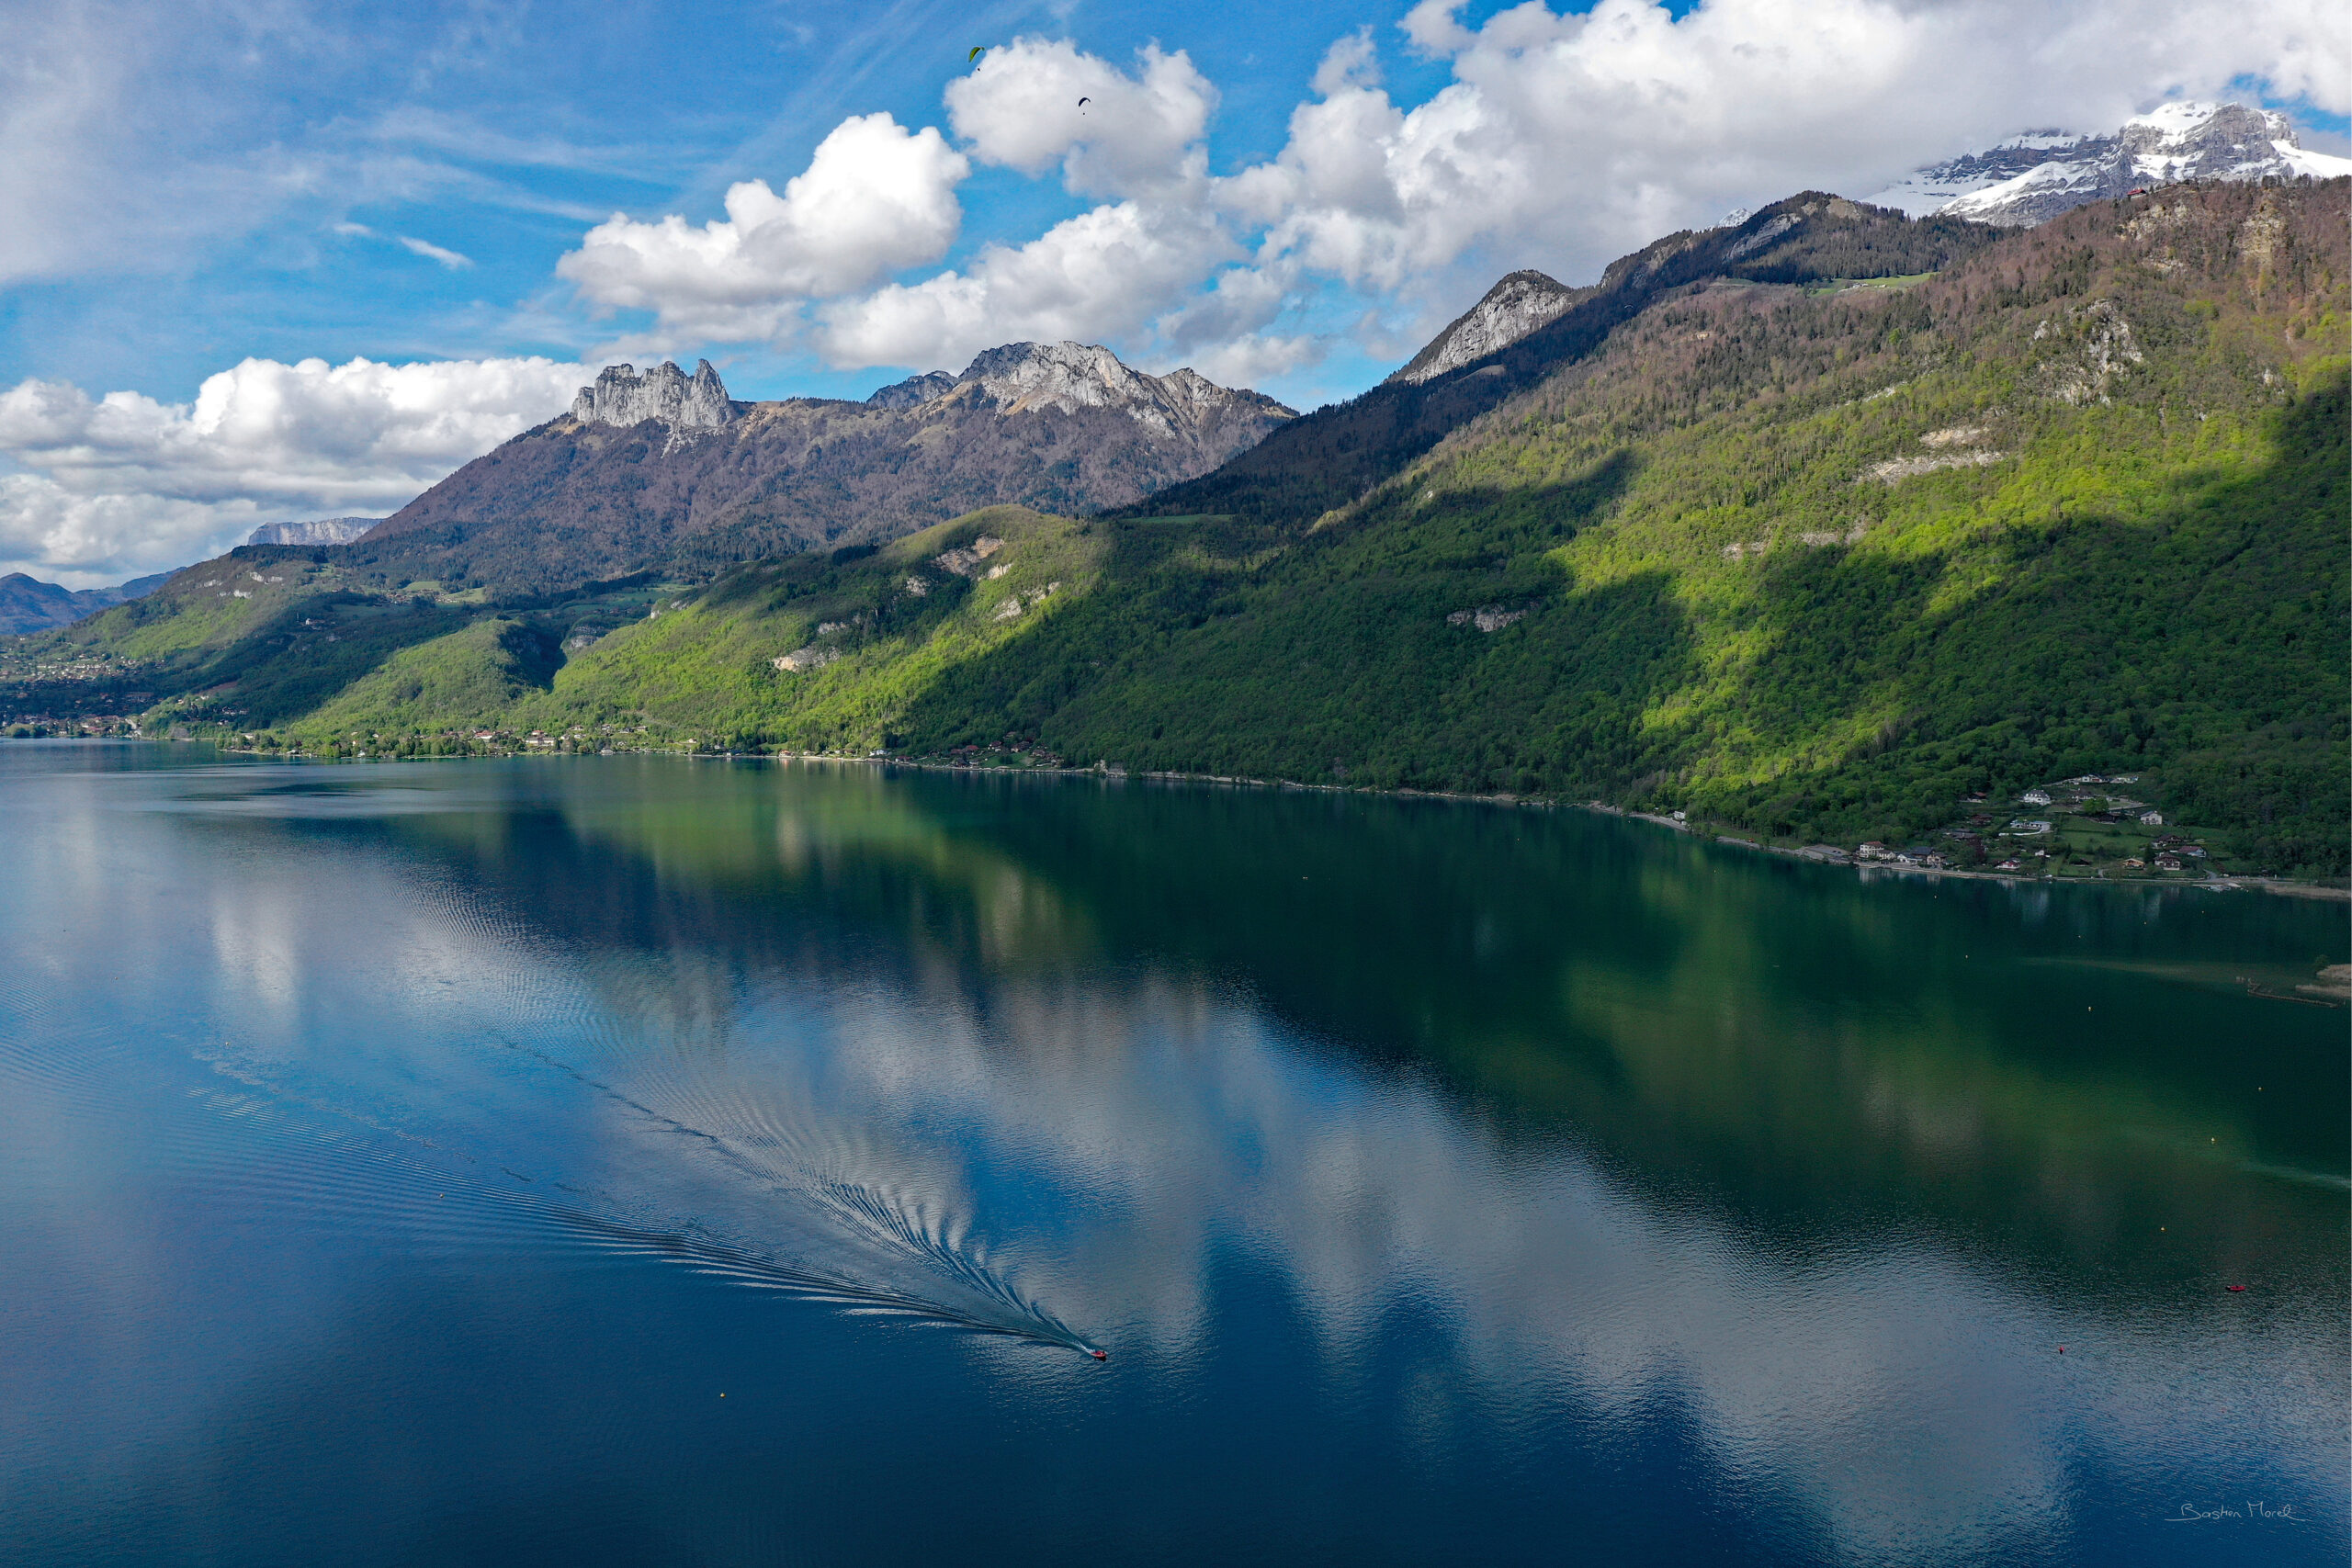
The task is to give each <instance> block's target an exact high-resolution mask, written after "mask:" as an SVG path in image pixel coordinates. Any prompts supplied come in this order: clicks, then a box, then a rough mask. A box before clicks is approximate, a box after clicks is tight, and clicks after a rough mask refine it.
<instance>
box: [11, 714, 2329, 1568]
mask: <svg viewBox="0 0 2352 1568" xmlns="http://www.w3.org/2000/svg"><path fill="white" fill-rule="evenodd" d="M197 755H198V754H196V753H192V752H190V750H188V749H187V748H180V749H177V750H164V749H141V748H131V747H96V746H84V745H73V744H57V745H51V744H45V743H20V744H12V745H10V746H8V747H6V748H5V749H0V806H4V807H5V811H6V817H5V820H6V822H7V823H8V824H9V826H10V828H11V829H12V831H11V835H10V837H11V849H12V852H13V855H12V859H13V863H14V866H13V874H12V875H11V876H10V878H9V879H8V880H7V882H6V884H5V886H0V940H5V943H6V952H7V953H8V954H9V955H10V959H9V963H8V964H7V968H6V976H5V978H0V1325H5V1328H6V1340H5V1348H0V1454H5V1461H6V1462H5V1468H0V1556H5V1557H6V1560H8V1561H20V1562H34V1561H38V1562H107V1563H119V1562H191V1561H202V1562H236V1563H240V1564H243V1563H275V1562H288V1563H294V1562H316V1561H319V1560H321V1559H322V1558H327V1557H330V1556H331V1557H333V1558H334V1560H336V1561H339V1562H351V1563H375V1562H386V1563H390V1562H426V1561H434V1562H438V1561H473V1560H481V1561H492V1560H494V1561H498V1562H768V1561H772V1560H775V1559H777V1558H788V1559H791V1560H794V1561H808V1562H881V1561H928V1560H935V1559H937V1558H938V1557H940V1556H942V1555H944V1554H946V1553H948V1552H951V1551H953V1552H955V1553H957V1554H959V1555H961V1556H964V1557H966V1558H972V1557H975V1556H977V1557H978V1558H979V1559H982V1560H989V1559H993V1558H996V1557H1004V1556H1012V1555H1014V1554H1016V1553H1017V1554H1018V1555H1019V1556H1021V1557H1022V1558H1023V1560H1026V1561H1043V1562H1058V1561H1065V1560H1068V1561H1079V1560H1085V1561H1095V1560H1102V1559H1104V1558H1108V1559H1111V1560H1115V1561H1122V1562H1130V1561H1134V1562H1143V1561H1166V1562H1197V1561H1202V1560H1214V1561H1261V1562H1295V1561H1310V1562H1317V1561H1321V1562H1367V1561H1399V1562H1405V1561H1416V1562H1417V1561H1422V1560H1427V1559H1430V1558H1434V1557H1441V1556H1442V1557H1443V1558H1445V1559H1447V1560H1463V1561H1523V1562H1555V1561H1562V1560H1575V1559H1579V1558H1584V1557H1595V1558H1598V1557H1602V1556H1606V1555H1614V1556H1616V1557H1619V1558H1621V1559H1624V1560H1629V1561H1644V1562H1646V1561H1675V1562H1870V1563H1881V1562H1951V1561H1956V1560H1967V1561H1978V1562H2135V1563H2137V1562H2212V1561H2244V1562H2340V1561H2341V1560H2342V1558H2343V1555H2344V1552H2345V1550H2346V1483H2345V1462H2346V1416H2345V1403H2346V1351H2345V1343H2346V1262H2345V1245H2344V1244H2345V1237H2346V1229H2345V1221H2346V1132H2345V1124H2344V1122H2345V1118H2344V1110H2345V1105H2346V1054H2345V1051H2344V1025H2345V1015H2344V1013H2343V1012H2341V1011H2339V1010H2332V1009H2326V1008H2321V1007H2315V1006H2301V1005H2293V1004H2289V1003H2285V1002H2281V1001H2278V1000H2273V999H2265V998H2256V997H2251V996H2248V995H2246V994H2245V993H2244V992H2243V991H2240V990H2237V989H2234V988H2232V987H2227V986H2222V985H2216V984H2212V983H2210V976H2211V973H2213V972H2216V969H2215V966H2217V965H2219V966H2224V967H2226V966H2229V965H2242V966H2245V967H2247V968H2249V969H2252V968H2260V969H2262V970H2263V971H2264V972H2265V973H2269V974H2279V975H2287V974H2308V972H2309V971H2310V970H2311V969H2312V968H2313V967H2315V966H2316V965H2317V964H2319V963H2321V962H2340V961H2341V959H2342V956H2343V954H2344V953H2345V949H2346V916H2345V910H2344V907H2343V906H2342V905H2340V904H2323V903H2316V902H2303V901H2296V900H2289V899H2283V898H2270V897H2256V896H2252V895H2226V894H2203V893H2196V892H2190V891H2186V890H2183V891H2174V892H2165V893H2127V892H2122V891H2120V890H2113V889H2096V888H2091V889H2026V888H2019V887H2012V886H2005V885H2000V884H1995V883H1990V882H1962V881H1947V882H1934V881H1927V880H1919V881H1911V882H1894V881H1883V882H1880V883H1876V884H1871V885H1864V884H1862V883H1860V882H1858V881H1857V880H1856V879H1855V878H1854V877H1853V875H1852V874H1850V873H1844V872H1838V871H1833V870H1829V869H1826V868H1815V867H1810V866H1800V865H1795V864H1792V863H1780V862H1775V861H1770V860H1767V859H1764V858H1761V857H1756V856H1751V855H1747V854H1744V853H1741V852H1734V851H1727V850H1718V849H1714V848H1712V847H1708V846H1702V845H1696V844H1692V843H1689V842H1687V841H1684V840H1679V839H1676V838H1674V837H1671V836H1669V835H1666V834H1663V833H1660V832H1657V831H1655V830H1652V829H1646V828H1644V827H1640V826H1629V825H1626V824H1623V823H1619V822H1615V821H1611V820H1606V819H1601V818H1591V817H1588V816H1585V815H1582V814H1577V813H1551V812H1538V811H1532V810H1508V809H1498V808H1491V807H1465V806H1456V805H1445V804H1439V803H1433V802H1419V803H1416V802H1398V801H1385V800H1368V799H1358V798H1351V797H1342V796H1333V795H1302V794H1296V793H1283V794H1276V793H1270V792H1243V791H1218V790H1212V789H1200V788H1190V787H1185V788H1174V787H1164V786H1155V785H1147V784H1141V783H1125V784H1120V783H1098V782H1093V781H1078V780H1066V779H1046V780H1017V779H989V778H984V777H956V776H947V775H935V774H907V773H899V774H888V773H883V772H880V771H876V770H872V769H866V768H854V767H826V766H815V765H796V766H790V767H776V766H763V765H752V764H741V765H730V764H721V763H712V762H691V761H678V760H635V759H622V758H613V759H581V760H578V761H559V760H553V759H541V760H535V761H526V762H515V763H467V764H440V765H435V764H416V765H379V766H375V767H366V768H336V769H328V768H301V767H284V766H262V765H250V764H242V763H236V762H227V761H214V762H197V763H196V764H195V765H191V761H192V759H193V758H194V757H196V756H197ZM2235 1283H2243V1284H2245V1285H2247V1286H2248V1287H2249V1288H2248V1290H2247V1291H2246V1292H2245V1293H2243V1294H2233V1293H2230V1292H2227V1291H2226V1290H2225V1288H2224V1287H2225V1286H2226V1285H2229V1284H2235ZM746 1287H752V1288H746ZM1094 1346H1100V1347H1103V1348H1105V1349H1106V1350H1107V1351H1108V1352H1109V1355H1110V1359H1109V1360H1108V1362H1107V1363H1097V1362H1096V1361H1094V1360H1092V1359H1090V1358H1088V1357H1086V1356H1085V1355H1083V1354H1081V1353H1080V1352H1081V1350H1082V1349H1084V1348H1090V1347H1094ZM2061 1346H2064V1348H2065V1349H2064V1354H2063V1355H2061V1354H2060V1353H2059V1347H2061ZM722 1394H723V1395H724V1396H725V1397H724V1399H723V1400H722V1398H721V1397H720V1396H721V1395H722ZM2252 1504H2260V1505H2262V1506H2263V1508H2265V1509H2267V1510H2269V1512H2268V1513H2267V1514H2265V1513H2263V1512H2260V1511H2254V1512H2249V1506H2250V1505H2252ZM2224 1505H2226V1506H2227V1507H2228V1508H2229V1509H2232V1510H2234V1511H2235V1513H2234V1517H2230V1516H2219V1517H2195V1518H2193V1519H2192V1518H2189V1517H2187V1516H2185V1515H2184V1508H2187V1509H2188V1510H2189V1511H2190V1512H2191V1513H2196V1512H2198V1511H2199V1510H2206V1511H2210V1510H2212V1509H2216V1508H2219V1507H2222V1506H2224ZM2282 1509H2283V1510H2285V1511H2286V1512H2285V1513H2284V1515H2281V1514H2279V1513H2278V1510H2282Z"/></svg>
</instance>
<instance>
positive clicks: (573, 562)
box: [337, 343, 1294, 593]
mask: <svg viewBox="0 0 2352 1568" xmlns="http://www.w3.org/2000/svg"><path fill="white" fill-rule="evenodd" d="M1293 417H1294V415H1293V412H1292V411H1291V410H1289V409H1287V408H1284V407H1283V405H1282V404H1280V403H1278V402H1275V401H1274V400H1272V399H1271V398H1267V397H1263V396H1261V395H1260V394H1258V393H1256V392H1251V391H1244V390H1235V389H1229V388H1225V387H1220V386H1217V385H1216V384H1215V383H1213V382H1211V381H1209V380H1207V379H1205V378H1203V377H1201V376H1198V375H1195V374H1194V373H1193V372H1192V371H1190V370H1176V371H1172V372H1170V374H1168V375H1166V376H1148V375H1145V374H1143V373H1142V372H1140V371H1136V370H1133V369H1130V368H1129V367H1126V366H1125V365H1124V364H1122V363H1120V361H1119V359H1118V358H1117V356H1116V355H1113V354H1112V353H1111V351H1110V350H1108V349H1105V348H1100V347H1091V346H1088V345H1085V344H1075V343H1060V344H1039V343H1021V344H1006V345H1005V346H1003V347H1001V348H993V349H989V351H987V352H986V353H984V354H982V355H979V356H978V357H977V358H976V359H974V360H973V361H972V362H971V364H970V365H968V366H967V367H965V369H964V370H963V372H962V373H961V374H960V375H951V374H949V373H947V372H945V371H933V372H931V373H930V374H928V375H923V376H918V377H914V378H910V379H908V380H905V381H901V382H899V383H898V384H896V385H894V386H890V387H885V388H883V389H881V390H880V391H878V392H876V393H875V394H874V395H873V396H872V397H870V398H867V399H866V400H864V401H863V402H851V401H846V400H838V399H829V398H792V399H787V400H783V401H779V402H742V401H738V400H734V399H731V398H729V396H728V395H727V390H726V388H725V387H724V386H723V385H721V384H720V381H719V377H718V371H717V370H715V369H714V368H713V367H711V365H710V363H709V361H707V360H705V361H703V362H702V363H701V364H700V365H698V366H697V367H695V371H694V373H693V375H692V376H691V377H689V376H688V375H686V374H685V373H684V372H683V371H682V370H680V369H679V367H677V366H675V365H671V364H662V365H658V366H655V367H652V368H651V369H650V370H647V371H645V372H644V373H642V374H640V373H639V371H638V370H637V369H636V368H635V367H633V366H628V365H618V366H613V367H608V368H607V369H605V371H604V372H603V373H602V374H601V375H600V376H599V377H598V378H597V379H596V382H595V384H594V386H591V387H585V388H582V389H581V393H580V396H579V398H578V399H577V400H575V401H574V402H573V404H572V406H571V410H570V412H567V413H565V414H562V415H560V416H559V417H558V418H556V419H553V420H550V421H548V423H545V424H542V425H540V426H538V427H537V428H536V429H533V430H529V431H526V432H525V433H524V434H521V435H518V436H516V437H515V438H514V439H513V440H511V441H509V442H507V443H505V444H504V445H503V446H500V447H498V448H497V449H496V450H494V451H492V452H489V453H487V454H485V455H483V456H482V457H479V458H476V459H475V460H474V461H473V462H471V463H469V464H467V465H466V466H465V467H464V468H460V469H458V472H456V473H455V474H453V475H451V476H450V477H449V478H448V479H444V480H443V481H442V482H441V483H439V484H437V485H435V486H434V487H433V488H432V489H431V490H429V491H425V493H424V494H423V495H421V496H419V497H418V498H417V499H416V500H415V501H413V502H410V503H409V504H408V505H406V506H404V507H402V508H401V510H400V511H398V512H396V513H393V514H392V515H391V516H390V517H388V518H386V519H385V520H384V521H383V522H381V523H380V524H378V525H376V526H375V527H373V528H371V529H369V530H368V532H367V533H366V534H364V535H363V536H360V537H359V538H358V539H357V540H356V541H355V542H354V543H353V544H351V545H350V546H349V547H346V549H345V551H344V552H343V553H342V554H341V555H340V556H339V557H337V559H338V561H339V562H340V563H341V564H343V565H345V566H347V567H349V568H350V569H351V570H354V571H356V573H358V574H359V575H360V577H361V578H362V579H364V580H366V581H370V582H372V583H375V584H377V585H379V586H385V587H394V588H397V587H400V586H401V585H402V584H405V583H408V582H413V581H431V582H435V583H438V584H441V585H443V586H445V587H447V588H449V589H451V590H453V591H454V590H458V589H464V588H469V587H475V586H483V587H489V588H492V589H495V590H498V591H502V592H538V593H544V592H551V591H558V590H561V589H564V588H568V587H571V586H572V585H574V584H577V583H580V582H582V581H593V580H597V579H606V578H615V577H621V576H626V575H628V574H630V573H633V572H639V571H642V570H648V569H649V568H659V569H661V570H678V571H688V572H692V571H707V570H711V569H713V568H715V567H718V566H721V565H724V564H726V563H728V562H730V561H736V560H743V559H748V558H755V557H761V556H771V555H776V554H779V553H783V552H786V551H792V550H802V549H809V548H837V547H844V546H853V545H863V544H874V543H879V542H881V541H884V540H888V539H892V538H896V537H898V536H900V535H903V534H908V533H911V532H913V531H914V530H916V529H919V528H922V527H926V526H928V525H931V524H933V523H937V522H941V521H943V520H944V519H947V518H950V517H955V516H957V515H959V514H961V513H967V512H970V511H972V510H974V509H975V508H978V507H982V506H990V505H997V504H1001V503H1006V502H1012V503H1017V504H1020V505H1025V506H1033V507H1037V508H1040V509H1043V510H1046V511H1055V512H1091V511H1095V510H1099V509H1101V508H1103V507H1108V506H1117V505H1122V504H1125V503H1126V502H1134V501H1136V500H1138V499H1140V498H1141V497H1143V496H1145V495H1147V494H1148V493H1150V492H1151V491H1155V490H1159V489H1161V488H1163V487H1165V486H1167V485H1169V484H1170V483H1172V482H1174V481H1176V480H1180V479H1190V478H1192V477H1193V476H1194V475H1197V474H1202V473H1205V472H1207V471H1208V470H1210V469H1212V468H1216V466H1217V465H1218V464H1219V463H1221V462H1223V461H1225V460H1226V459H1227V458H1228V457H1232V456H1233V455H1234V454H1235V453H1236V452H1238V451H1241V450H1243V449H1244V448H1246V447H1249V446H1254V445H1255V444H1256V443H1257V442H1258V441H1259V440H1261V438H1262V437H1263V436H1264V435H1265V434H1266V433H1267V432H1268V431H1270V430H1272V429H1274V428H1276V427H1278V426H1279V425H1281V424H1283V423H1286V422H1288V421H1289V420H1290V419H1292V418H1293Z"/></svg>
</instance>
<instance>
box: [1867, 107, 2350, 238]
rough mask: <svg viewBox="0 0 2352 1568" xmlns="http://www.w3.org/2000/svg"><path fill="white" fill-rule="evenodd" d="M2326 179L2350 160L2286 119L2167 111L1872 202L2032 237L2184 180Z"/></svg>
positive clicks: (1980, 161) (1991, 158) (2016, 150)
mask: <svg viewBox="0 0 2352 1568" xmlns="http://www.w3.org/2000/svg"><path fill="white" fill-rule="evenodd" d="M2298 175H2311V176H2312V177H2313V178H2315V179H2332V178H2334V177H2335V176H2336V175H2352V159H2346V158H2335V157H2330V156H2329V155H2328V154H2326V153H2324V152H2311V151H2308V150H2307V149H2305V148H2304V147H2303V145H2302V143H2301V141H2300V140H2299V139H2298V137H2297V136H2296V133H2295V128H2294V125H2293V123H2292V122H2291V121H2290V120H2289V119H2288V118H2287V117H2286V116H2285V115H2282V114H2276V113H2273V112H2271V111H2269V110H2267V109H2255V108H2248V107H2245V105H2244V104H2210V103H2176V104H2166V105H2165V106H2164V107H2161V108H2158V109H2154V110H2153V111H2151V112H2149V113H2147V114H2143V115H2137V116H2134V117H2133V118H2131V119H2128V120H2125V121H2124V122H2123V124H2122V125H2121V126H2120V127H2119V128H2118V129H2116V130H2113V131H2111V132H2107V133H2103V134H2086V133H2083V132H2079V131H2067V130H2036V131H2029V132H2027V133H2025V134H2023V135H2021V136H2018V137H2015V138H2012V139H2011V140H2010V141H2007V142H2004V143H2003V144H2002V145H2000V146H1998V147H1996V148H1993V149H1992V150H1991V151H1989V152H1968V153H1963V154H1962V155H1961V156H1960V157H1958V158H1953V159H1951V160H1948V161H1947V162H1945V163H1941V164H1934V165H1932V166H1930V167H1928V168H1925V169H1921V170H1919V171H1918V172H1917V174H1914V175H1909V176H1908V177H1906V178H1905V179H1903V180H1901V181H1898V182H1897V183H1896V184H1894V185H1893V186H1889V187H1888V188H1887V189H1885V190H1883V191H1881V192H1880V193H1879V194H1878V195H1876V196H1874V197H1871V198H1870V199H1871V201H1872V202H1873V203H1875V204H1877V205H1879V206H1881V207H1894V208H1900V209H1902V210H1904V211H1905V212H1907V213H1910V214H1911V215H1912V216H1913V217H1915V218H1916V217H1922V216H1925V215H1927V214H1928V213H1943V214H1947V215H1949V216H1951V217H1955V218H1970V219H1973V220H1976V221H1977V222H1980V223H1991V224H1994V225H1996V226H1997V227H2000V228H2005V229H2017V228H2030V227H2031V226H2032V225H2034V224H2036V223H2046V222H2048V221H2049V220H2051V219H2052V218H2055V217H2057V216H2058V214H2060V213H2062V212H2065V211H2068V210H2070V209H2074V208H2077V207H2080V206H2082V205H2083V204H2084V203H2086V202H2091V201H2099V200H2104V199H2107V198H2110V197H2119V196H2128V195H2130V194H2131V192H2132V191H2134V190H2136V189H2139V188H2142V187H2143V186H2159V185H2172V184H2176V183H2177V182H2179V181H2182V180H2257V179H2264V178H2282V179H2293V178H2295V177H2296V176H2298Z"/></svg>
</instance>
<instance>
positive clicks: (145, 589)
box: [0, 571, 172, 637]
mask: <svg viewBox="0 0 2352 1568" xmlns="http://www.w3.org/2000/svg"><path fill="white" fill-rule="evenodd" d="M171 577H172V574H171V573H170V572H168V571H164V572H158V573H156V574H155V575H154V576H153V577H137V578H133V579H131V580H130V581H129V582H125V583H120V584H118V585H117V586H115V587H112V588H79V589H76V588H64V587H61V586H59V585H58V584H57V583H54V582H43V581H40V579H39V578H34V577H28V576H26V575H25V574H24V573H23V572H21V571H12V572H10V573H8V575H7V576H6V577H0V636H8V637H22V636H24V635H26V634H27V633H29V632H43V631H49V630H51V629H53V628H55V627H58V626H71V625H73V624H74V622H75V621H78V620H80V619H82V618H83V617H84V616H85V615H96V614H97V613H98V612H99V611H100V610H104V609H107V608H108V607H110V606H112V605H116V604H122V603H124V602H125V601H126V600H130V599H138V598H142V597H144V596H145V595H147V594H149V593H153V592H154V591H155V590H156V589H158V588H161V587H162V586H163V585H164V583H166V582H168V581H171Z"/></svg>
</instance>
